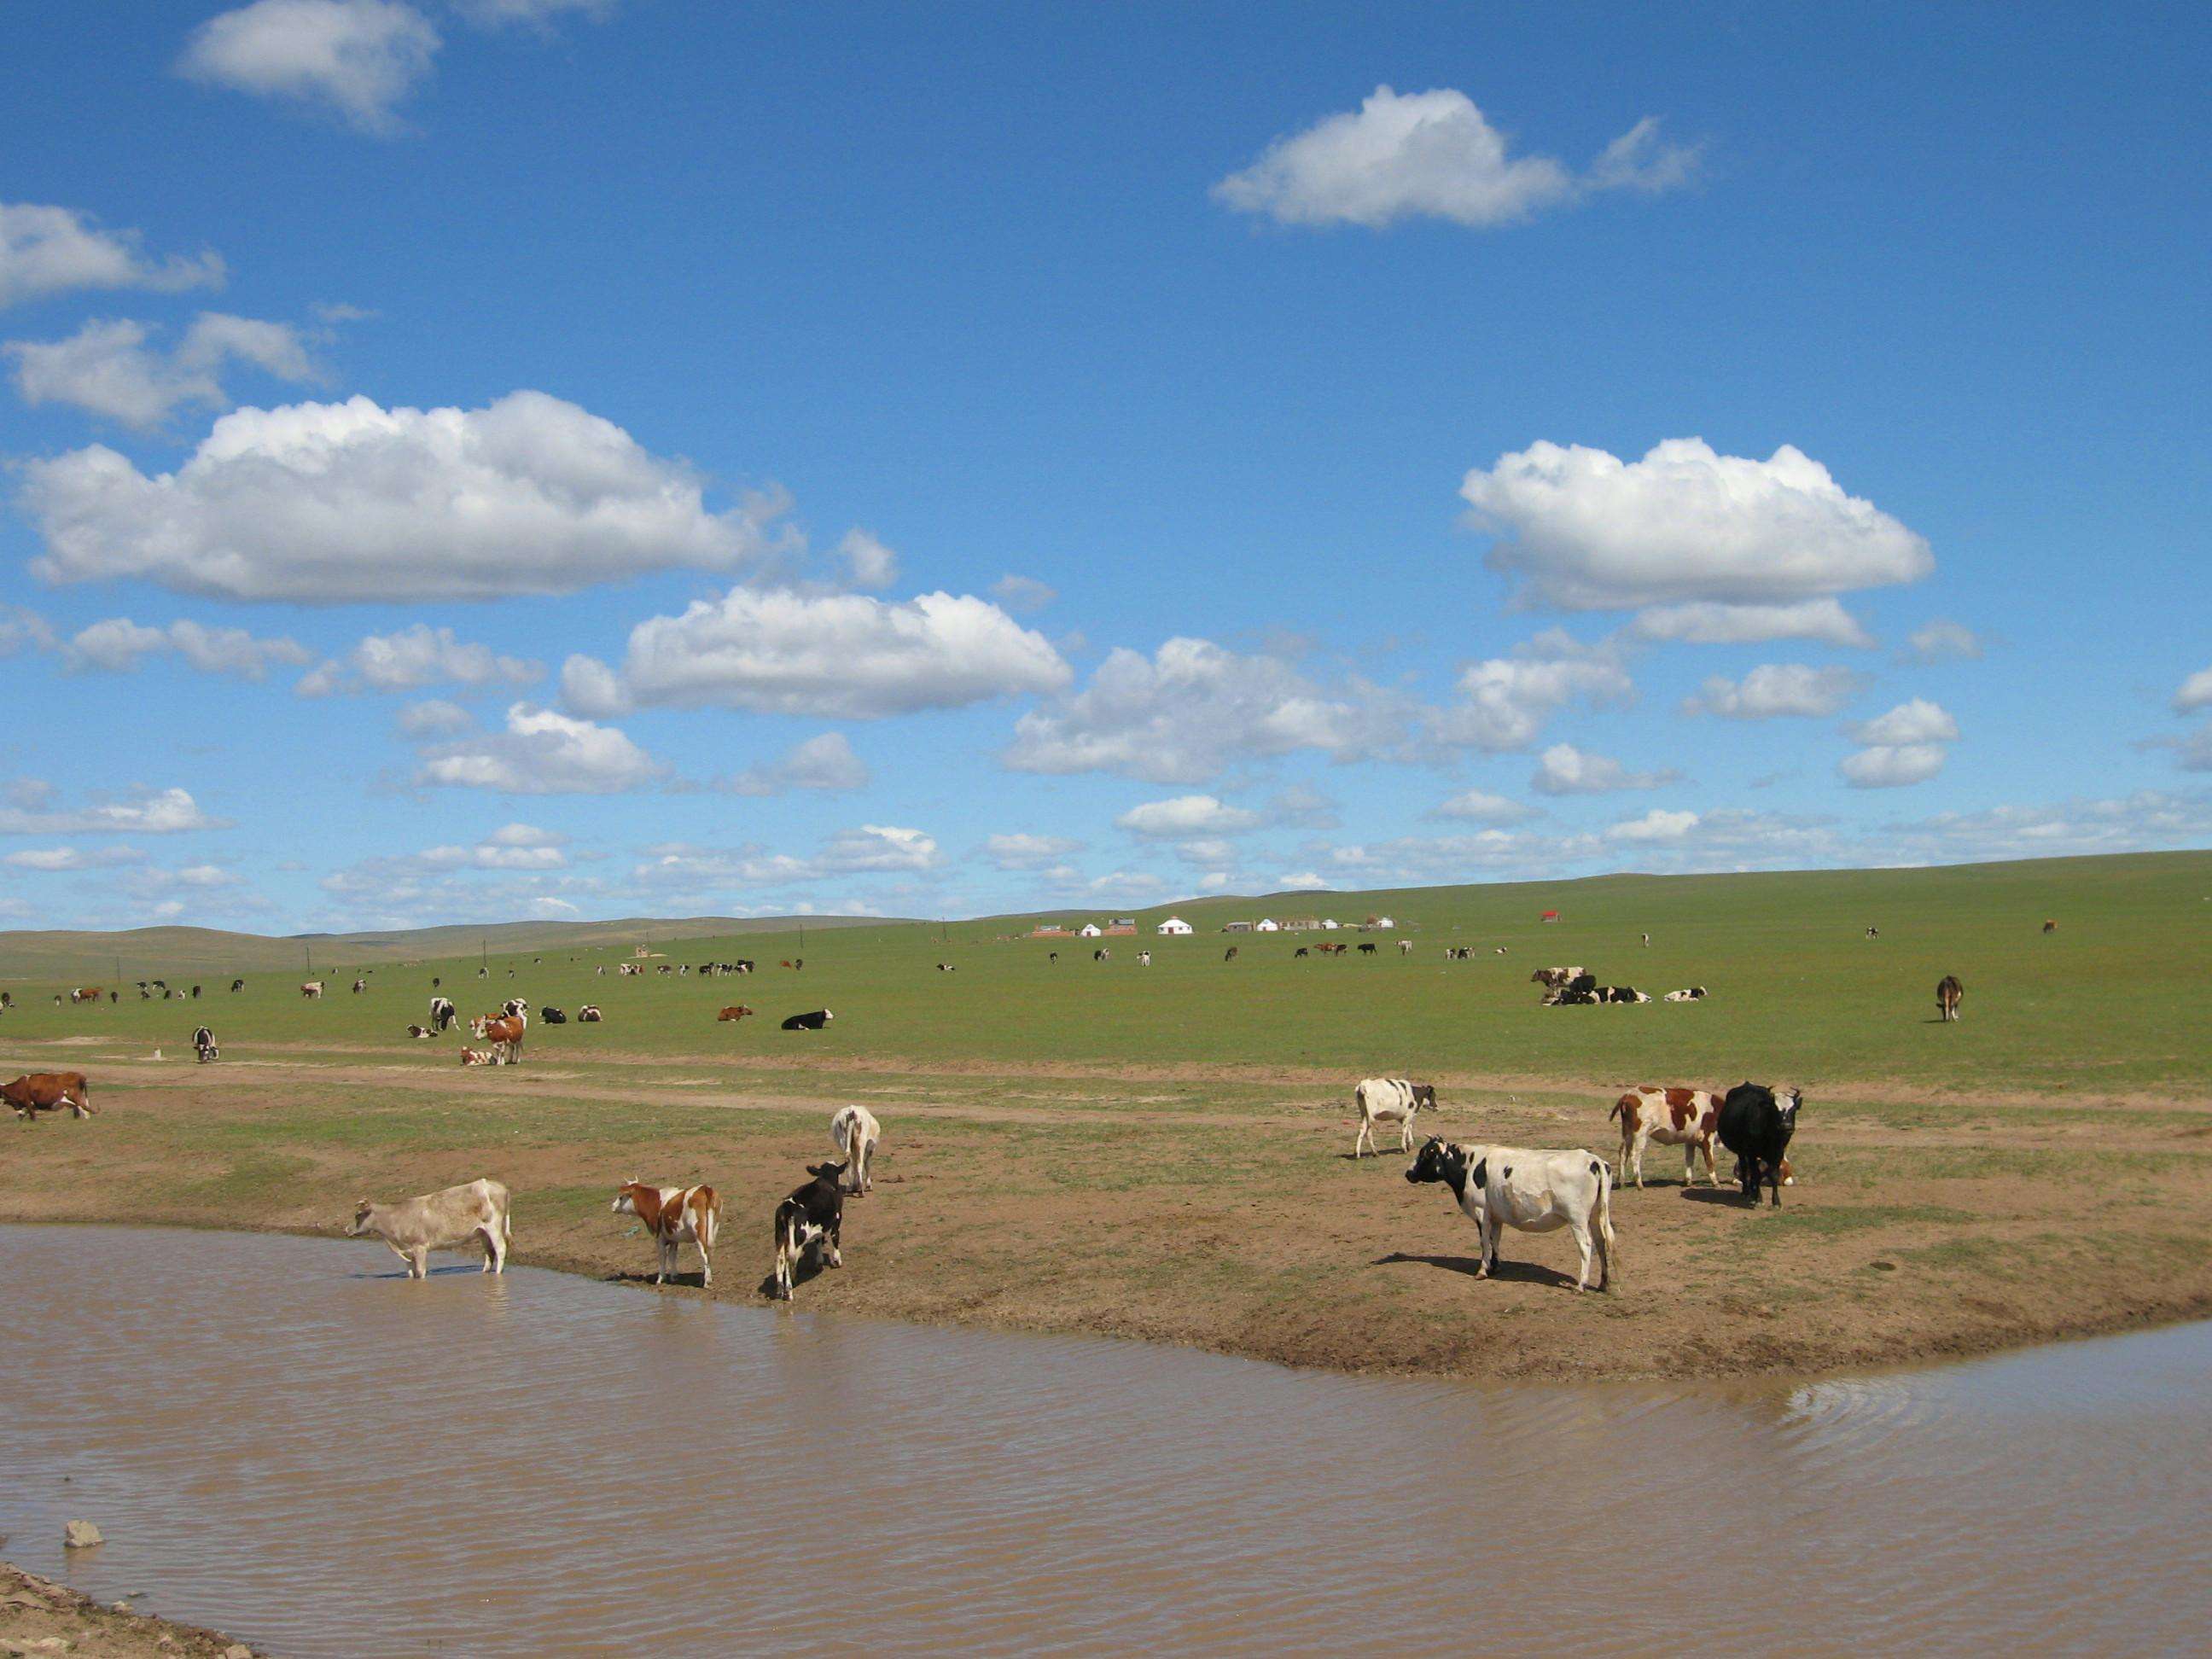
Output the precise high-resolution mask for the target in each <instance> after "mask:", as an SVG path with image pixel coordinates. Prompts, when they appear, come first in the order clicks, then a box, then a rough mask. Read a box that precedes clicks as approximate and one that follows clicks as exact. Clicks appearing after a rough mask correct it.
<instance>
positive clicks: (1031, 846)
mask: <svg viewBox="0 0 2212 1659" xmlns="http://www.w3.org/2000/svg"><path fill="white" fill-rule="evenodd" d="M1082 850H1083V843H1082V842H1079V841H1071V840H1069V839H1068V838H1067V837H1066V836H1031V835H1010V836H992V837H991V838H990V839H989V840H988V841H987V842H984V843H983V856H984V857H986V858H987V859H988V860H991V862H992V863H993V864H994V865H996V866H998V867H999V868H1000V869H1001V870H1042V869H1043V868H1044V867H1045V866H1048V865H1051V864H1056V863H1058V862H1059V861H1060V860H1062V859H1064V858H1066V856H1067V855H1068V854H1070V853H1079V852H1081V851H1082Z"/></svg>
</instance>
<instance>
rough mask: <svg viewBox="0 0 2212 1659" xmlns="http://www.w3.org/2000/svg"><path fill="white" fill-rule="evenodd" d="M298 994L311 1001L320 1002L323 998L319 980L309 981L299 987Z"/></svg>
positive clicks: (321, 985)
mask: <svg viewBox="0 0 2212 1659" xmlns="http://www.w3.org/2000/svg"><path fill="white" fill-rule="evenodd" d="M300 994H301V996H303V997H307V998H308V999H309V1000H313V1001H316V1002H319V1001H321V1000H322V997H323V982H322V981H320V980H319V979H311V980H309V981H307V982H306V983H305V984H303V985H301V987H300Z"/></svg>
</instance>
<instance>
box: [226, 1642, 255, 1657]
mask: <svg viewBox="0 0 2212 1659" xmlns="http://www.w3.org/2000/svg"><path fill="white" fill-rule="evenodd" d="M222 1659H253V1650H252V1648H249V1647H248V1646H246V1644H245V1643H243V1642H233V1643H232V1644H230V1645H229V1646H228V1647H227V1648H225V1649H224V1650H222Z"/></svg>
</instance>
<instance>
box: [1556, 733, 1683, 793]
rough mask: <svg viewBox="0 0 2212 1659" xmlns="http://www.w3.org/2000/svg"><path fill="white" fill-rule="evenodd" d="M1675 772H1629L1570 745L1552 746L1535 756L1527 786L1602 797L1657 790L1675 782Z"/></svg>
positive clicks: (1606, 759)
mask: <svg viewBox="0 0 2212 1659" xmlns="http://www.w3.org/2000/svg"><path fill="white" fill-rule="evenodd" d="M1680 776H1681V774H1680V773H1679V772H1674V771H1671V770H1670V771H1664V772H1632V771H1630V770H1629V769H1627V768H1626V767H1625V766H1623V765H1622V764H1621V763H1620V762H1619V761H1617V760H1613V759H1612V758H1610V757H1607V756H1604V755H1593V754H1590V753H1588V752H1587V751H1586V750H1580V749H1577V748H1576V747H1575V746H1574V744H1571V743H1555V744H1553V745H1552V746H1551V747H1550V748H1549V749H1547V750H1545V751H1544V752H1543V753H1542V754H1541V755H1540V756H1538V757H1537V761H1536V772H1535V775H1534V777H1532V778H1530V779H1529V780H1528V786H1529V787H1530V788H1532V789H1534V790H1535V791H1537V792H1538V793H1540V794H1546V795H1603V794H1610V793H1613V791H1614V790H1617V789H1657V788H1660V787H1663V786H1665V785H1667V784H1669V783H1673V782H1674V781H1676V780H1677V779H1678V778H1680Z"/></svg>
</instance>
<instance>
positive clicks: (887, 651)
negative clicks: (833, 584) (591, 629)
mask: <svg viewBox="0 0 2212 1659" xmlns="http://www.w3.org/2000/svg"><path fill="white" fill-rule="evenodd" d="M1070 678H1072V674H1071V671H1070V670H1069V668H1068V666H1067V665H1066V663H1065V662H1064V661H1062V660H1061V659H1060V653H1058V652H1057V651H1055V650H1054V649H1053V647H1051V645H1050V644H1048V642H1047V641H1046V640H1045V639H1044V637H1043V635H1039V634H1036V633H1032V632H1030V630H1029V629H1025V628H1024V627H1022V626H1021V625H1020V624H1019V623H1017V622H1015V621H1014V620H1013V618H1012V617H1009V616H1007V615H1006V612H1005V611H1001V610H1000V609H999V607H998V606H996V605H993V604H991V603H990V602H989V601H987V600H985V599H975V598H974V597H973V596H970V595H958V596H956V595H954V594H951V593H924V594H922V595H921V597H919V598H918V599H908V600H905V601H902V602H900V603H896V604H890V603H886V602H885V601H884V600H881V599H869V598H867V597H866V596H865V595H863V594H859V593H839V594H827V595H809V594H805V593H798V592H787V591H782V590H761V589H755V588H745V587H739V588H733V589H732V590H731V591H730V592H729V593H728V594H726V596H724V597H723V598H722V599H714V600H707V599H702V600H700V601H698V602H697V603H696V604H694V605H692V606H691V607H690V609H689V610H687V611H684V614H683V615H681V616H678V617H650V618H648V619H647V620H646V621H644V622H642V623H639V624H638V625H637V626H636V627H635V628H634V629H631V630H630V635H629V649H628V651H627V652H626V653H625V654H624V657H623V666H622V670H621V671H620V673H619V674H617V673H616V672H615V671H612V670H611V669H609V668H608V667H607V666H606V665H605V664H604V663H600V662H598V661H596V660H594V659H592V658H589V657H571V658H569V659H568V663H567V665H565V666H564V667H563V668H562V674H561V689H562V695H563V696H565V697H566V698H567V700H568V704H569V706H570V707H571V708H577V709H579V710H580V711H582V712H583V713H585V714H616V713H619V712H621V711H622V710H623V709H624V708H632V707H635V706H637V705H639V704H645V703H672V704H676V705H678V706H684V707H693V708H696V707H702V706H711V707H717V708H745V709H752V710H757V711H759V712H763V713H771V714H812V715H820V716H826V717H830V718H841V719H848V720H866V719H872V718H875V717H877V716H880V715H885V714H908V713H912V712H914V711H915V710H917V709H923V708H961V707H963V706H965V705H967V704H969V703H975V702H983V701H984V700H986V699H987V698H991V697H999V696H1011V695H1012V694H1014V693H1016V692H1022V691H1054V690H1060V688H1061V687H1063V686H1065V685H1066V684H1067V683H1068V681H1069V679H1070Z"/></svg>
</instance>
